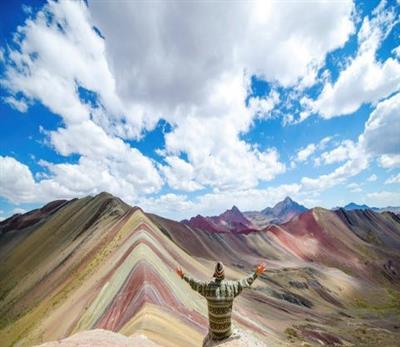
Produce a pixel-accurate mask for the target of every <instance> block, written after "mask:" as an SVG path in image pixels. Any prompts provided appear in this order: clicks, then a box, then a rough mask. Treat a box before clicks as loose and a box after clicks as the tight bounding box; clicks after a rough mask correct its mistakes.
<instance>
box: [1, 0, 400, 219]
mask: <svg viewBox="0 0 400 347" xmlns="http://www.w3.org/2000/svg"><path fill="white" fill-rule="evenodd" d="M398 5H399V4H398V2H396V1H394V0H392V1H381V2H379V1H359V2H352V1H347V2H346V1H338V2H335V1H332V2H313V3H311V2H296V3H292V2H252V3H245V2H243V3H240V2H237V3H234V4H232V5H231V6H229V8H228V7H227V5H226V4H224V3H220V2H215V3H210V2H209V3H207V4H205V3H200V2H199V3H195V2H191V3H181V2H178V3H177V4H176V5H175V6H172V4H171V3H170V2H169V3H164V2H153V3H151V4H145V3H139V2H119V3H118V4H116V3H115V2H113V4H111V3H110V2H91V1H88V2H71V1H59V2H53V1H49V2H45V1H20V2H18V1H13V2H2V3H1V5H0V13H1V14H0V16H1V20H0V46H1V53H0V80H1V84H0V93H1V95H0V97H1V99H0V121H1V127H0V139H1V140H0V218H2V219H4V218H5V217H7V216H9V215H11V214H13V213H16V212H22V211H26V210H30V209H32V208H36V207H38V206H41V205H43V204H44V203H46V202H49V201H52V200H55V199H61V198H62V199H69V198H73V197H81V196H86V195H93V194H97V193H99V192H101V191H109V192H110V193H112V194H114V195H116V196H119V197H121V198H122V199H124V200H125V201H127V202H128V203H130V204H132V205H139V206H141V207H143V208H144V209H145V210H147V211H151V212H155V213H158V214H161V215H163V216H167V217H172V218H177V219H180V218H186V217H189V216H191V215H194V214H197V213H202V214H215V213H220V212H221V211H223V210H224V209H226V208H229V207H230V206H232V205H233V204H235V205H237V206H238V207H239V208H240V209H242V210H260V209H262V208H265V207H266V206H270V205H273V204H275V203H276V202H278V201H279V200H281V199H283V198H284V197H285V196H287V195H290V196H291V197H292V198H293V199H295V200H297V201H299V202H300V203H303V204H305V205H306V206H308V207H313V206H323V207H327V208H330V207H334V206H338V205H343V204H346V203H348V202H350V201H355V202H357V203H366V204H368V205H371V206H378V207H382V206H387V205H400V94H399V90H400V61H399V59H400V46H399V34H400V25H399V11H398V8H399V6H398ZM298 13H303V15H302V16H299V15H298Z"/></svg>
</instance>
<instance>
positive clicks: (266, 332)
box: [0, 193, 400, 347]
mask: <svg viewBox="0 0 400 347" xmlns="http://www.w3.org/2000/svg"><path fill="white" fill-rule="evenodd" d="M32 215H34V217H32ZM375 217H376V218H377V219H379V218H380V217H379V216H375ZM13 218H14V220H13V221H10V220H6V221H3V222H2V223H0V230H2V232H1V234H0V235H1V236H0V265H1V266H0V341H1V345H2V346H3V345H4V346H17V345H18V346H31V345H35V344H39V343H44V342H47V341H52V340H58V339H61V338H66V337H68V336H71V335H76V334H78V335H76V336H91V335H90V334H89V335H86V333H85V332H86V331H90V330H93V329H103V330H108V331H113V332H115V333H119V334H122V335H125V336H128V337H130V338H131V339H136V340H137V341H141V342H140V343H142V342H143V341H144V342H143V346H146V341H148V346H152V345H159V346H178V347H179V346H182V347H186V346H187V347H191V346H193V347H194V346H201V341H202V339H203V337H204V335H206V333H207V308H206V302H205V300H204V299H202V298H201V297H200V296H199V295H198V294H197V293H195V292H194V291H192V290H191V289H190V288H189V286H188V285H187V283H185V282H184V281H182V280H181V279H180V278H179V277H178V276H177V275H176V274H175V272H174V269H175V267H176V265H178V264H179V265H181V266H182V267H183V269H184V271H185V272H187V273H189V274H190V275H191V276H194V277H196V278H198V279H200V280H206V279H209V278H210V277H211V275H212V273H213V267H214V265H215V261H216V260H222V261H223V262H224V263H225V266H226V276H227V278H232V279H238V278H241V277H244V276H245V275H247V274H248V273H250V271H252V270H254V267H255V265H256V264H257V263H258V262H261V261H264V262H266V264H267V268H268V271H267V272H266V273H265V274H263V275H261V276H260V277H259V278H258V279H257V280H256V282H255V283H254V284H253V287H252V288H251V289H249V290H245V291H244V292H243V294H242V295H241V296H239V297H238V298H237V300H236V301H235V303H234V310H233V321H234V325H235V326H237V327H239V328H240V329H241V330H242V331H244V332H246V334H250V335H251V336H253V338H254V339H255V340H257V341H262V342H263V343H266V344H267V345H268V346H287V345H293V346H298V345H300V344H301V343H307V344H309V345H319V344H320V343H325V344H334V343H336V344H349V343H353V344H355V343H357V342H359V341H364V340H365V341H369V342H368V343H370V345H371V346H372V345H376V343H378V342H379V343H381V345H385V346H390V345H391V344H393V346H394V345H395V342H396V341H397V340H398V338H399V337H400V332H399V330H398V326H399V325H400V319H399V313H400V312H399V306H400V305H399V302H400V294H399V284H400V283H399V278H398V276H397V272H396V271H397V269H398V263H399V255H398V254H399V252H395V248H394V246H393V244H392V243H391V246H390V247H389V246H387V247H386V246H385V242H388V241H387V237H386V236H385V238H384V240H385V241H382V244H378V243H376V242H374V241H371V240H369V239H365V237H363V234H362V230H364V229H365V226H364V224H363V223H366V222H365V221H364V218H363V217H357V218H355V217H354V218H353V219H352V218H350V217H348V218H347V219H346V218H344V217H343V216H341V215H339V214H338V212H332V211H327V210H319V209H317V210H311V211H308V212H306V213H305V214H303V215H301V216H298V217H295V218H294V219H292V220H291V221H290V222H288V223H286V224H283V225H280V226H270V227H269V228H267V229H265V230H261V231H255V232H250V233H231V232H229V233H213V232H208V231H206V230H199V229H192V228H191V227H189V226H187V225H185V224H182V223H179V222H175V221H172V220H168V219H165V218H162V217H159V216H156V215H153V214H146V213H144V212H143V211H142V210H141V209H140V208H137V207H130V206H128V205H126V204H125V203H124V202H122V201H121V200H120V199H118V198H115V197H113V196H111V195H110V194H107V193H102V194H99V195H97V196H95V197H86V198H82V199H74V200H71V201H62V202H57V203H55V204H53V205H50V206H48V207H46V208H44V209H43V210H39V211H36V212H34V213H31V214H30V215H28V216H26V215H21V216H17V217H13ZM382 218H385V221H386V222H383V221H381V222H382V223H381V222H379V223H380V224H379V223H378V222H377V221H375V222H374V223H375V224H377V225H379V228H380V229H379V233H380V234H382V235H386V234H388V235H390V237H392V238H393V239H398V236H399V235H400V223H399V222H398V220H396V219H393V218H392V217H391V216H387V215H385V216H383V217H382ZM379 220H380V219H379ZM349 221H350V222H349ZM11 222H12V223H11ZM385 225H390V226H389V227H388V230H386V231H383V230H381V228H386V227H385ZM371 230H372V229H371ZM368 232H369V233H371V231H368ZM396 327H397V328H396ZM103 330H99V331H103ZM79 334H83V335H79ZM109 336H110V339H113V337H112V336H111V335H109ZM118 336H120V335H118ZM95 337H96V336H95ZM144 337H145V338H144ZM82 338H84V337H82ZM96 338H97V337H96ZM116 338H117V337H116ZM142 340H143V341H142ZM121 341H122V339H121ZM129 341H131V340H129ZM121 343H122V342H121ZM365 345H366V346H367V345H368V344H365Z"/></svg>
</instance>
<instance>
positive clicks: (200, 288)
mask: <svg viewBox="0 0 400 347" xmlns="http://www.w3.org/2000/svg"><path fill="white" fill-rule="evenodd" d="M176 273H177V274H178V276H179V277H180V278H182V279H183V280H184V281H185V282H187V283H188V284H189V285H190V287H191V288H192V289H193V290H195V291H196V292H198V293H199V294H200V295H203V296H205V292H206V288H207V282H204V281H199V280H197V279H195V278H193V277H190V276H188V275H187V274H185V273H184V272H183V270H182V268H180V267H178V268H177V269H176Z"/></svg>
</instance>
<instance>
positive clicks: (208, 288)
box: [183, 272, 257, 340]
mask: <svg viewBox="0 0 400 347" xmlns="http://www.w3.org/2000/svg"><path fill="white" fill-rule="evenodd" d="M256 278H257V274H256V273H255V272H254V273H253V274H251V275H250V276H248V277H246V278H243V279H241V280H239V281H226V280H218V279H215V278H214V279H213V280H212V281H210V282H202V281H197V280H195V279H194V278H191V277H189V276H187V275H184V276H183V279H184V280H185V281H186V282H187V283H189V284H190V286H191V287H192V289H193V290H195V291H197V292H199V293H200V294H201V295H202V296H204V297H205V298H206V299H207V303H208V319H209V328H210V334H211V337H212V339H213V340H222V339H225V338H227V337H229V336H230V335H231V334H232V324H231V314H232V305H233V299H234V298H235V297H236V296H238V295H239V294H240V293H241V292H242V290H243V289H244V288H249V287H250V286H251V285H252V284H253V282H254V280H255V279H256Z"/></svg>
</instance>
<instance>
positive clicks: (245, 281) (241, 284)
mask: <svg viewBox="0 0 400 347" xmlns="http://www.w3.org/2000/svg"><path fill="white" fill-rule="evenodd" d="M264 271H265V265H264V264H259V265H258V266H257V268H256V271H254V272H253V273H252V274H250V275H249V276H247V277H245V278H242V279H241V280H239V281H236V283H235V296H238V295H239V294H240V293H241V292H242V290H243V289H245V288H250V286H251V285H252V284H253V282H254V281H255V280H256V278H257V276H258V275H259V274H261V273H263V272H264Z"/></svg>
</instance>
